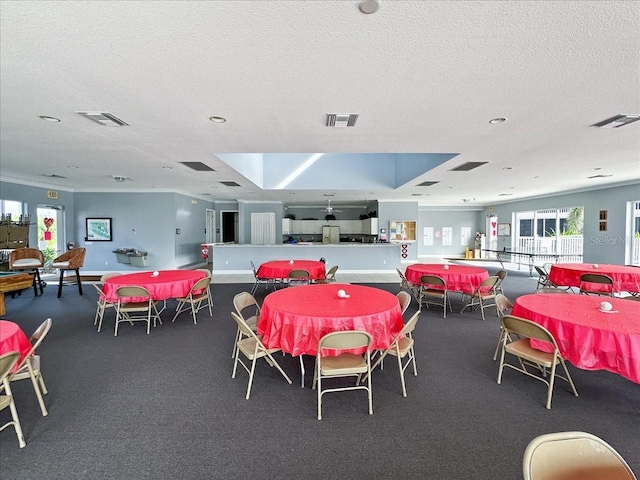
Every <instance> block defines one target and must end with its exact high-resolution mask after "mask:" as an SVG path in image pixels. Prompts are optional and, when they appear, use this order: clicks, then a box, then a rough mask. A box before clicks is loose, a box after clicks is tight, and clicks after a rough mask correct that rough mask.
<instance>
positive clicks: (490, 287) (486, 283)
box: [474, 275, 500, 295]
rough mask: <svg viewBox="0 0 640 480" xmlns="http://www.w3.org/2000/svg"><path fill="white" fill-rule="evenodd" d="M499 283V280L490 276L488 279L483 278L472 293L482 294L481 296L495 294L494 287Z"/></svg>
mask: <svg viewBox="0 0 640 480" xmlns="http://www.w3.org/2000/svg"><path fill="white" fill-rule="evenodd" d="M499 282H500V278H499V277H496V276H495V275H492V276H490V277H488V278H485V279H484V280H483V281H482V283H481V284H480V285H479V286H478V288H476V291H475V292H474V293H475V294H476V295H479V294H480V293H482V294H483V295H487V294H490V293H495V288H496V285H497V284H498V283H499Z"/></svg>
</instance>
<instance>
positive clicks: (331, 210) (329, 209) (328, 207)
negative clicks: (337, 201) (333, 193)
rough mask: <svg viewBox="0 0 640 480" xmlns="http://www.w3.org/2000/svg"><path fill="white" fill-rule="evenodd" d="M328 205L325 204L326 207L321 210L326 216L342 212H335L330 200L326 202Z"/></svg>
mask: <svg viewBox="0 0 640 480" xmlns="http://www.w3.org/2000/svg"><path fill="white" fill-rule="evenodd" d="M327 201H328V202H329V203H328V204H327V206H326V207H324V208H322V209H321V210H322V211H324V212H327V213H328V214H332V213H333V212H342V210H336V209H335V208H333V207H332V206H331V200H327Z"/></svg>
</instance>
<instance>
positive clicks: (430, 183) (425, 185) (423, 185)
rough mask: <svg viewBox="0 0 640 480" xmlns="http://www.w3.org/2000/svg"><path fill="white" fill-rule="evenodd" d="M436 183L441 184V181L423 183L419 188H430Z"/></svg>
mask: <svg viewBox="0 0 640 480" xmlns="http://www.w3.org/2000/svg"><path fill="white" fill-rule="evenodd" d="M436 183H440V180H437V181H435V182H422V183H419V184H418V185H417V186H418V187H430V186H431V185H435V184H436Z"/></svg>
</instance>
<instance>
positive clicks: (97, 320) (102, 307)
mask: <svg viewBox="0 0 640 480" xmlns="http://www.w3.org/2000/svg"><path fill="white" fill-rule="evenodd" d="M119 275H122V274H121V273H117V272H113V273H105V274H104V275H102V277H100V284H101V285H104V281H105V280H107V279H108V278H112V277H117V276H119ZM92 285H93V287H94V288H95V289H96V291H97V292H98V300H97V302H96V303H97V308H96V316H95V317H94V319H93V324H94V325H97V326H98V331H100V330H101V329H102V319H103V318H104V312H105V311H106V309H107V308H113V309H114V310H115V307H116V304H115V303H114V302H110V301H109V300H107V295H106V294H105V293H104V291H103V290H102V288H100V287H99V286H98V285H97V284H95V283H94V284H92Z"/></svg>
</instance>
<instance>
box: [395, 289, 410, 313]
mask: <svg viewBox="0 0 640 480" xmlns="http://www.w3.org/2000/svg"><path fill="white" fill-rule="evenodd" d="M396 297H398V303H399V304H400V310H401V311H402V314H403V315H404V312H406V311H407V309H408V308H409V305H411V295H410V294H409V292H407V291H405V290H400V291H399V292H398V293H396Z"/></svg>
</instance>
